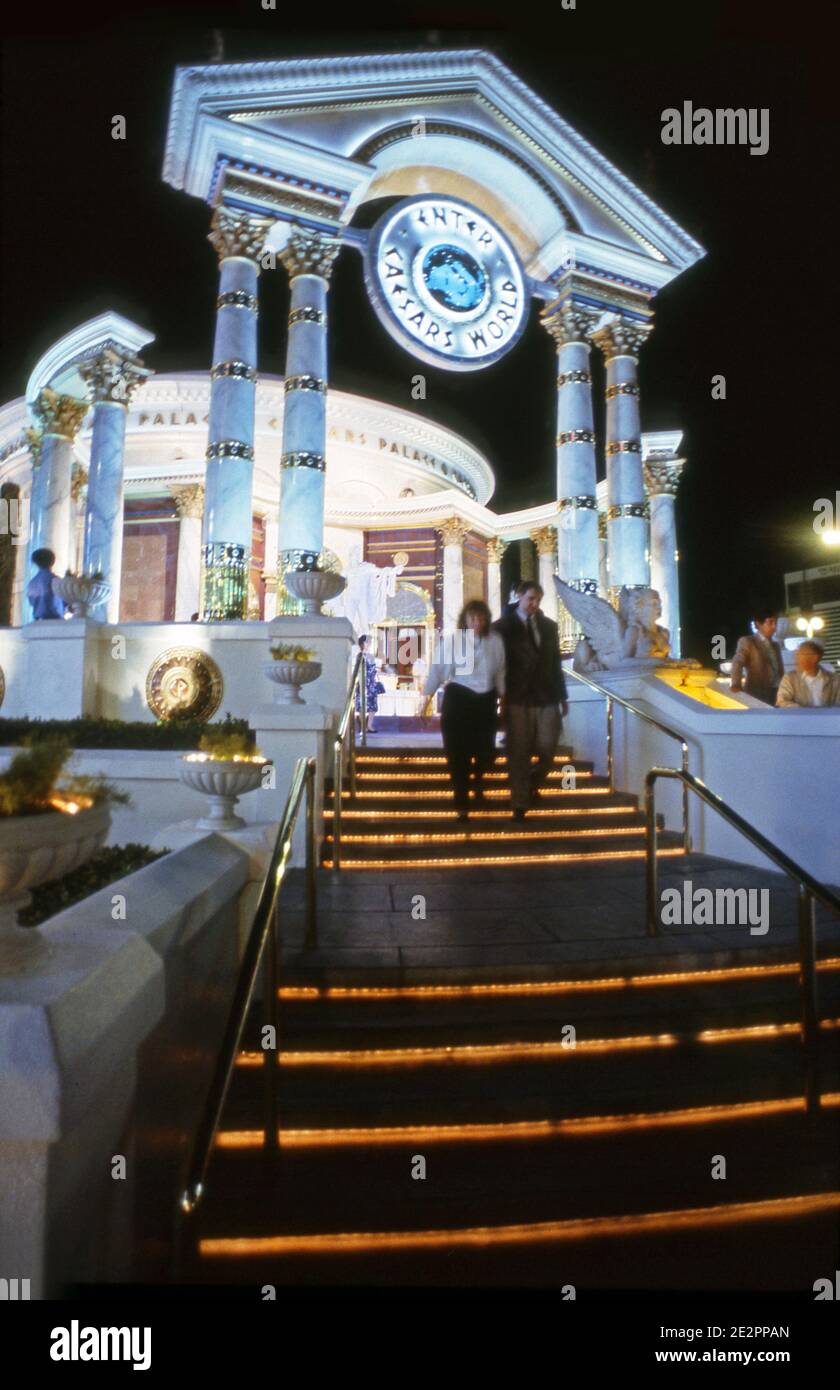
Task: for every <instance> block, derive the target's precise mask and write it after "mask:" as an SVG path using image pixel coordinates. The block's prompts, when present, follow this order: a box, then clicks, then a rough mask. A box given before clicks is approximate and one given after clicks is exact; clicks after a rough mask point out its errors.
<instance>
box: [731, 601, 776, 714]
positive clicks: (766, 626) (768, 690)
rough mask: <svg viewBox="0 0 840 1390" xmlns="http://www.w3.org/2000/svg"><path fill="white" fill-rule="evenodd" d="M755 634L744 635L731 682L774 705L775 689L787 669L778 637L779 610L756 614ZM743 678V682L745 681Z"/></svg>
mask: <svg viewBox="0 0 840 1390" xmlns="http://www.w3.org/2000/svg"><path fill="white" fill-rule="evenodd" d="M753 627H754V629H755V635H754V636H750V637H742V638H740V640H739V642H738V647H737V649H736V652H735V656H734V657H733V659H732V670H731V677H730V683H731V686H732V689H733V690H738V691H740V690H742V689H743V690H744V691H746V693H747V695H752V696H753V697H754V698H755V699H756V700H763V701H764V703H765V704H766V705H775V703H776V692H777V691H778V689H779V685H780V683H781V679H782V676H783V675H784V673H785V667H784V662H783V660H782V649H781V647H780V646H779V644H778V642H777V641H775V639H774V637H773V634H774V632H775V631H776V614H775V613H774V612H773V611H772V610H767V609H762V610H761V611H760V612H759V613H756V614H755V615H754V617H753ZM742 681H743V685H742Z"/></svg>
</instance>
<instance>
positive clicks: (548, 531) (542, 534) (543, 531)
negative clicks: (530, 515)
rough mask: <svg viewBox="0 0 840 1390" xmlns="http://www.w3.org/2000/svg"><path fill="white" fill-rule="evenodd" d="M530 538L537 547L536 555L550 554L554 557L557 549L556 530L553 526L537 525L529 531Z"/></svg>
mask: <svg viewBox="0 0 840 1390" xmlns="http://www.w3.org/2000/svg"><path fill="white" fill-rule="evenodd" d="M531 540H532V541H533V542H534V545H535V546H536V548H537V554H538V555H550V556H551V557H552V559H553V558H554V553H555V551H556V549H557V532H556V531H555V529H554V527H553V526H539V527H538V528H537V529H536V530H535V531H532V532H531Z"/></svg>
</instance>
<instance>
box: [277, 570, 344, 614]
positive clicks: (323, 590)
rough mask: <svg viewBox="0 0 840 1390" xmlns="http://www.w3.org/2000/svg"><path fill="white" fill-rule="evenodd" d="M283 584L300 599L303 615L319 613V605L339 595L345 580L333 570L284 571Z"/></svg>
mask: <svg viewBox="0 0 840 1390" xmlns="http://www.w3.org/2000/svg"><path fill="white" fill-rule="evenodd" d="M283 582H284V583H285V585H286V588H287V589H288V591H289V593H290V594H292V595H293V596H294V597H295V598H296V599H300V601H301V603H302V604H303V611H304V613H320V611H321V605H322V604H324V603H329V601H330V599H332V598H335V597H336V595H337V594H340V593H341V591H342V589H343V588H344V587H345V585H346V583H347V580H346V579H345V578H344V575H343V574H336V573H335V572H334V571H333V570H286V571H285V572H284V574H283Z"/></svg>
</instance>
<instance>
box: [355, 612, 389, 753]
mask: <svg viewBox="0 0 840 1390" xmlns="http://www.w3.org/2000/svg"><path fill="white" fill-rule="evenodd" d="M369 640H370V639H369V638H368V637H367V635H365V636H364V637H360V638H359V651H360V652H361V653H362V656H363V657H364V666H365V673H364V677H363V679H364V682H365V706H366V713H367V728H368V733H369V734H374V733H376V729H375V728H374V723H373V717H374V715H375V714H376V711H377V710H378V708H379V694H380V692H381V691H382V690H384V686H383V685H382V682H381V680H380V679H379V672H378V670H377V668H376V658H375V657H374V656H373V654H372V653H371V652H370V651H369V650H368V642H369ZM361 709H362V692H361V690H360V689H359V687H358V686H356V713H357V714H358V715H359V717H360V718H361Z"/></svg>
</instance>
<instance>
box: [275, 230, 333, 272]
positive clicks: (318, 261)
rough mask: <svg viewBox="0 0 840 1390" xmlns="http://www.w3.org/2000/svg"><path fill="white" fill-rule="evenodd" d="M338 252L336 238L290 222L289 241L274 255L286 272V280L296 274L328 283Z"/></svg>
mask: <svg viewBox="0 0 840 1390" xmlns="http://www.w3.org/2000/svg"><path fill="white" fill-rule="evenodd" d="M340 250H341V238H340V237H338V236H334V235H333V234H332V233H331V232H324V231H320V230H319V229H318V228H316V227H303V226H301V225H300V224H299V223H298V222H293V223H292V225H291V231H290V232H289V240H288V241H287V242H286V245H285V246H284V247H283V248H282V250H280V251H278V252H277V256H278V259H279V260H281V261H282V262H283V265H284V266H285V268H286V270H287V271H288V274H289V279H290V280H294V278H295V276H296V275H319V276H320V277H321V279H322V280H329V278H330V276H331V274H332V268H333V265H334V263H335V259H336V257H337V255H338V253H339V251H340Z"/></svg>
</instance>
